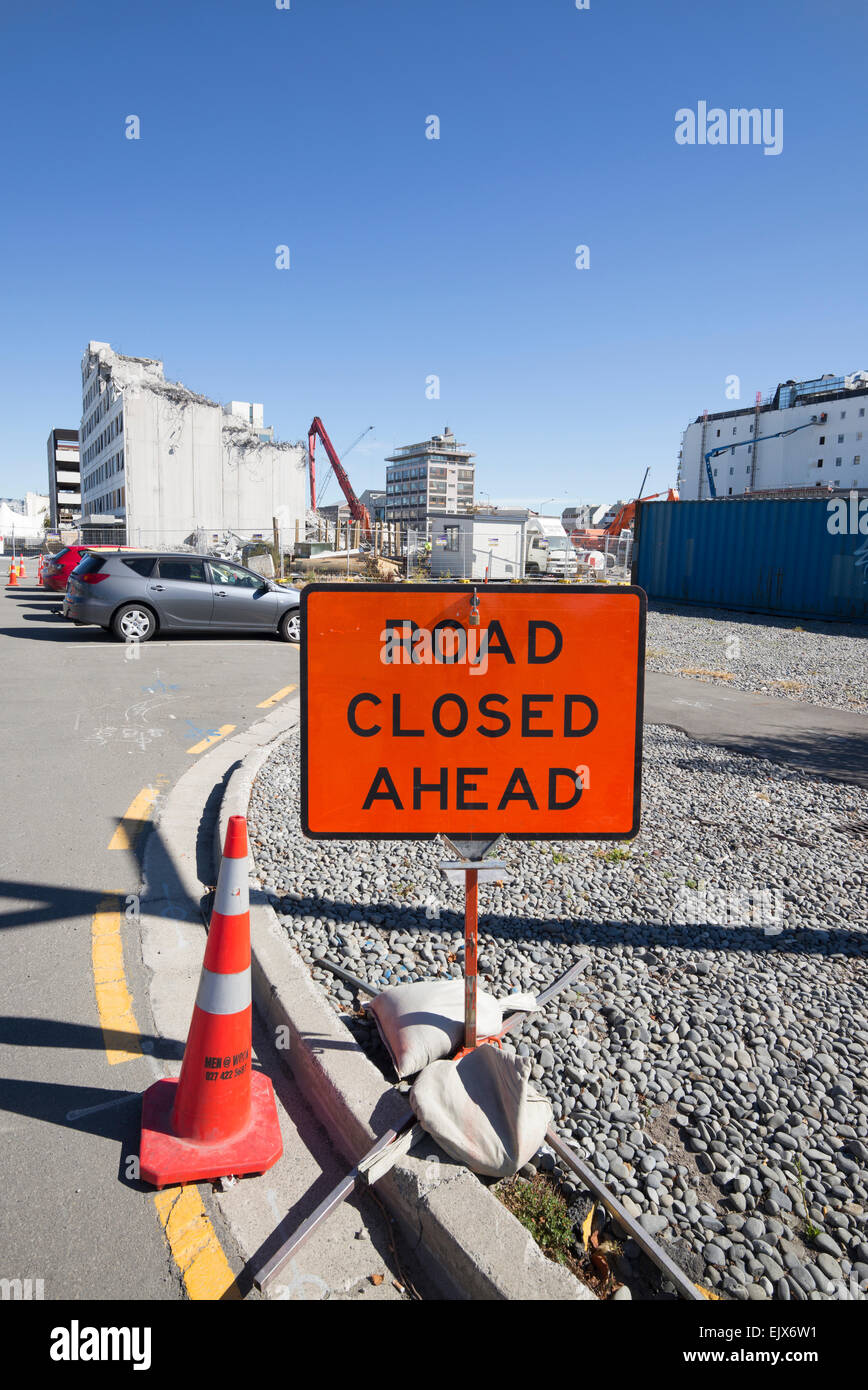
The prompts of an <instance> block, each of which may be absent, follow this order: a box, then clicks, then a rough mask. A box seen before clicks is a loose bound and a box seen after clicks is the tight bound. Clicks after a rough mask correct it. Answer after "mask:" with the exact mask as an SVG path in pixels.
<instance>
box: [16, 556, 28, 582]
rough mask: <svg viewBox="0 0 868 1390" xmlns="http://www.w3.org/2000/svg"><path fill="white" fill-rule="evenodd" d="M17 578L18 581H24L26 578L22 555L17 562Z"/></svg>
mask: <svg viewBox="0 0 868 1390" xmlns="http://www.w3.org/2000/svg"><path fill="white" fill-rule="evenodd" d="M18 578H19V579H26V578H27V571H26V569H25V568H24V556H23V555H22V556H21V559H20V560H19V561H18Z"/></svg>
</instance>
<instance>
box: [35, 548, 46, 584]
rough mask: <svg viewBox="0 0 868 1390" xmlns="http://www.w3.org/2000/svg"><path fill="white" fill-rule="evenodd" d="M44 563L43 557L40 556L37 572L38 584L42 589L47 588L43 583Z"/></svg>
mask: <svg viewBox="0 0 868 1390" xmlns="http://www.w3.org/2000/svg"><path fill="white" fill-rule="evenodd" d="M43 563H44V562H43V559H42V556H41V555H40V557H39V568H38V569H37V571H36V582H37V584H38V585H40V587H42V588H44V587H45V586H44V585H43V583H42V566H43Z"/></svg>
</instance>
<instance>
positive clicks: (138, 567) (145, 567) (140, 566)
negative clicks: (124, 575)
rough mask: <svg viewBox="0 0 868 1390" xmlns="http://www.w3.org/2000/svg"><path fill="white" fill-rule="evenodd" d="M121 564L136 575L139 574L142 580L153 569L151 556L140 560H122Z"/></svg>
mask: <svg viewBox="0 0 868 1390" xmlns="http://www.w3.org/2000/svg"><path fill="white" fill-rule="evenodd" d="M123 563H124V564H125V565H126V566H127V568H128V569H131V570H135V572H136V574H140V575H142V576H143V578H145V579H147V577H148V575H149V574H150V573H151V571H152V570H153V568H154V557H153V555H146V556H145V557H144V558H143V559H141V560H124V562H123Z"/></svg>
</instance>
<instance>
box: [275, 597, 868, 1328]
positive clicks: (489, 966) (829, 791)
mask: <svg viewBox="0 0 868 1390" xmlns="http://www.w3.org/2000/svg"><path fill="white" fill-rule="evenodd" d="M703 621H707V620H703ZM740 626H741V625H740ZM743 626H749V625H743ZM644 788H645V790H644V802H645V808H646V809H645V813H644V817H643V828H642V830H641V832H640V834H639V836H638V837H637V838H636V839H635V840H634V841H632V842H630V843H629V844H626V845H624V844H619V845H617V846H613V845H612V844H611V843H607V842H601V843H600V844H599V845H597V846H595V845H594V844H593V843H579V842H561V843H553V842H552V843H528V844H506V845H505V846H504V847H502V848H501V850H499V851H498V852H499V853H500V854H501V856H502V857H503V858H504V859H505V860H506V861H507V863H508V864H509V866H510V870H511V872H512V874H513V879H512V882H511V883H509V884H508V885H505V886H503V887H497V886H492V887H484V888H482V889H481V890H480V913H481V915H480V955H481V962H482V968H483V970H484V972H485V973H486V976H487V978H486V980H485V984H486V987H487V988H488V989H489V990H490V991H491V992H492V993H494V994H496V995H502V994H505V993H507V992H509V991H511V990H515V989H526V988H528V987H530V988H536V989H539V988H542V987H543V986H544V985H545V984H547V983H549V982H550V981H551V980H552V979H554V978H555V977H557V976H558V975H559V974H561V972H562V971H563V970H565V969H566V968H567V967H568V965H569V964H571V963H572V961H573V960H574V959H575V956H576V953H577V951H578V950H579V949H580V948H584V949H587V950H588V951H589V953H590V956H591V966H590V968H589V970H588V971H587V973H586V975H585V977H584V980H583V983H582V984H581V986H580V987H579V989H578V990H577V992H576V993H575V994H572V995H568V996H561V998H560V1000H559V1001H558V1004H557V1005H553V1006H552V1007H551V1009H550V1010H549V1011H548V1012H547V1014H546V1015H544V1016H542V1017H541V1018H539V1019H537V1020H536V1021H535V1022H531V1023H528V1024H526V1025H525V1028H524V1031H523V1034H522V1035H521V1036H520V1038H518V1046H519V1051H521V1052H525V1051H527V1052H529V1053H530V1055H532V1056H533V1058H534V1068H533V1076H534V1077H535V1078H536V1082H537V1084H538V1085H539V1086H541V1087H542V1088H544V1089H545V1091H546V1092H547V1094H548V1096H549V1098H550V1099H551V1101H552V1104H553V1106H554V1112H555V1117H556V1118H555V1123H556V1127H557V1128H558V1130H559V1132H560V1133H561V1134H562V1135H563V1136H564V1137H565V1138H567V1139H570V1140H572V1141H573V1142H574V1143H576V1144H577V1146H578V1148H579V1150H580V1151H581V1152H582V1153H583V1154H584V1155H585V1156H586V1157H587V1158H588V1159H589V1161H590V1162H591V1164H592V1166H593V1167H594V1168H595V1169H596V1170H597V1171H598V1172H599V1173H600V1174H601V1175H603V1176H604V1179H605V1181H606V1182H608V1183H609V1184H610V1186H611V1187H612V1188H613V1189H614V1191H615V1192H617V1193H618V1194H620V1195H621V1196H622V1197H623V1198H624V1199H625V1204H626V1205H627V1206H628V1208H629V1209H630V1210H631V1211H632V1212H633V1214H634V1215H637V1216H638V1217H639V1218H640V1220H641V1222H642V1224H644V1225H645V1226H646V1227H647V1228H648V1229H649V1230H651V1231H652V1232H655V1233H658V1235H659V1236H660V1238H662V1239H665V1240H667V1242H668V1243H669V1246H670V1248H671V1249H672V1251H673V1255H674V1256H675V1257H676V1258H678V1260H679V1262H680V1263H681V1264H682V1265H683V1266H684V1267H685V1268H686V1269H687V1270H688V1272H689V1273H690V1274H691V1277H693V1278H695V1279H696V1280H697V1281H698V1282H700V1283H702V1284H704V1285H705V1286H706V1287H711V1288H713V1289H716V1290H717V1292H718V1294H720V1295H722V1296H724V1297H727V1296H729V1297H733V1298H740V1299H743V1298H758V1299H763V1298H774V1299H796V1300H802V1299H815V1298H823V1299H825V1298H850V1297H854V1296H855V1297H861V1298H865V1297H866V1296H868V1230H866V1225H868V1076H866V1074H868V1068H866V1059H868V992H866V964H865V958H866V951H868V897H866V869H865V850H866V842H868V792H866V791H864V790H862V789H860V788H857V787H852V786H849V785H846V784H840V783H838V784H835V783H831V782H825V781H819V780H808V779H806V778H805V777H804V776H803V775H802V774H801V773H800V772H798V771H797V770H795V769H792V768H785V767H781V766H778V765H776V764H774V763H770V762H767V761H764V760H761V759H756V758H749V757H743V756H741V755H736V754H733V753H731V752H728V751H726V750H723V749H718V748H713V747H709V746H706V745H703V744H699V743H694V742H692V741H691V740H690V739H688V738H687V737H685V736H684V735H682V734H680V733H678V732H675V731H673V730H670V729H667V728H662V727H651V728H646V746H645V774H644ZM298 825H299V820H298V761H297V740H296V737H295V736H292V737H291V738H289V739H288V740H287V741H286V742H285V743H284V744H283V745H281V747H280V749H279V750H278V751H277V752H276V753H275V754H274V755H273V756H272V758H271V759H270V761H269V763H267V764H266V766H265V767H264V768H263V769H262V771H261V772H260V774H259V776H258V778H257V780H256V783H255V786H254V791H253V796H252V800H251V804H250V835H251V843H252V849H253V853H254V857H255V860H256V864H257V866H258V870H259V874H260V878H261V881H262V882H263V884H264V885H265V887H266V888H267V889H269V890H270V891H271V893H272V899H273V901H274V903H275V906H276V907H277V909H278V911H279V912H280V914H281V917H282V921H283V923H284V926H285V928H286V932H287V937H288V940H289V941H290V942H291V943H292V944H293V946H294V947H295V948H296V949H297V950H298V951H299V952H300V954H301V956H302V957H303V958H304V959H305V960H307V961H308V962H309V963H310V962H311V961H312V959H313V955H314V953H322V952H327V953H328V954H330V955H331V957H332V958H333V959H335V960H336V961H338V962H339V963H343V964H344V965H345V966H346V967H347V968H348V969H350V970H351V971H352V972H353V973H354V974H356V975H359V976H361V977H363V978H365V979H366V980H368V981H370V982H372V983H374V984H383V985H385V984H395V983H398V982H400V981H402V980H413V979H419V978H425V977H428V978H430V977H432V976H433V977H436V976H446V975H450V974H452V975H457V974H459V973H460V971H461V964H460V962H461V948H462V944H463V928H462V915H461V914H462V896H461V892H460V890H457V889H449V888H447V887H445V886H444V885H443V884H442V882H441V880H440V876H439V873H438V871H437V864H438V861H439V859H440V858H441V857H442V856H441V850H440V848H439V846H438V844H437V843H436V842H431V841H423V842H418V843H413V842H409V841H406V842H394V843H388V842H352V841H340V842H337V841H332V842H314V841H310V840H306V839H305V838H304V837H303V836H302V834H301V832H300V830H299V828H298ZM450 957H451V959H450ZM314 975H315V978H317V979H318V980H319V981H320V983H321V984H322V986H323V987H324V989H325V990H326V991H327V992H328V993H329V995H330V997H331V999H332V1002H333V1004H334V1006H335V1007H336V1008H337V1009H340V1010H342V1011H349V1010H350V1009H351V1008H352V1004H353V996H352V994H351V992H350V991H349V990H348V989H346V988H345V987H344V986H343V985H342V984H341V983H340V982H339V981H337V980H336V979H335V978H334V977H333V976H331V975H329V974H327V973H325V972H323V971H321V970H320V969H319V968H315V969H314ZM351 1026H352V1028H353V1031H354V1032H355V1034H356V1036H357V1037H358V1038H359V1039H360V1041H361V1042H362V1044H363V1045H364V1046H365V1047H366V1048H367V1050H368V1051H369V1054H370V1055H371V1057H372V1058H373V1059H374V1060H375V1061H377V1062H378V1064H379V1065H381V1066H382V1067H383V1069H384V1074H386V1075H388V1074H389V1073H388V1068H387V1066H386V1059H385V1057H384V1054H383V1051H382V1048H381V1047H380V1045H379V1041H378V1039H377V1038H376V1035H375V1033H374V1031H373V1025H372V1024H371V1025H367V1024H364V1023H360V1022H357V1021H355V1020H353V1022H352V1025H351ZM389 1079H390V1080H394V1077H393V1076H389ZM540 1162H541V1163H542V1164H543V1166H551V1162H552V1160H551V1158H550V1156H548V1155H545V1154H543V1155H541V1156H540ZM568 1191H571V1192H575V1193H576V1196H577V1197H580V1195H581V1194H579V1193H578V1191H577V1189H576V1188H575V1187H574V1186H573V1187H568ZM631 1204H632V1205H631ZM642 1260H643V1257H641V1256H640V1254H639V1251H638V1248H637V1247H635V1246H634V1244H633V1242H632V1241H629V1240H627V1241H626V1242H624V1243H623V1247H622V1251H621V1254H620V1256H619V1257H618V1260H617V1273H618V1276H619V1278H620V1279H622V1281H623V1282H624V1285H625V1287H626V1289H628V1290H629V1288H630V1287H631V1286H632V1287H633V1288H635V1289H636V1290H637V1292H639V1293H641V1291H642V1288H643V1287H644V1285H643V1282H642V1277H641V1276H642ZM664 1289H665V1286H664ZM622 1296H624V1295H622Z"/></svg>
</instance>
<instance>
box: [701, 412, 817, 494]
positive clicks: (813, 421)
mask: <svg viewBox="0 0 868 1390" xmlns="http://www.w3.org/2000/svg"><path fill="white" fill-rule="evenodd" d="M827 418H828V416H827V415H826V413H825V411H824V412H823V414H822V415H812V416H811V418H810V420H806V421H805V423H804V425H793V426H791V428H790V429H788V430H778V431H777V433H776V434H761V435H760V436H759V438H757V437H756V436H755V437H754V438H752V439H740V440H739V441H738V443H737V444H721V445H720V447H719V448H717V449H708V450H707V451H706V453H705V454H704V455H703V457H704V459H705V476H706V478H707V479H708V492H709V496H710V497H712V498H716V497H717V488H716V487H715V486H714V474H713V472H712V468H711V460H712V459H713V458H716V457H717V455H718V454H727V453H729V451H730V449H741V448H742V447H743V446H744V445H745V444H762V443H763V442H764V441H765V440H766V439H782V438H784V437H785V436H786V435H788V434H798V432H799V430H807V429H810V427H811V425H824V424H825V423H826V420H827Z"/></svg>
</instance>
